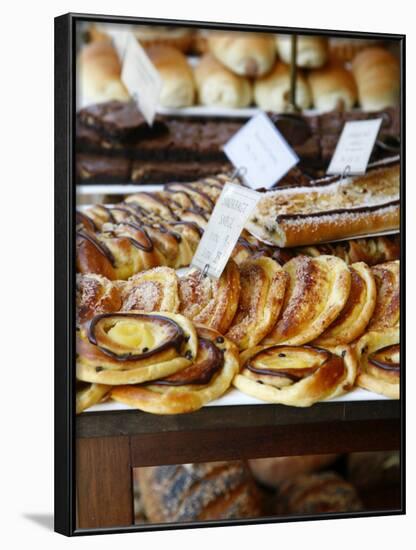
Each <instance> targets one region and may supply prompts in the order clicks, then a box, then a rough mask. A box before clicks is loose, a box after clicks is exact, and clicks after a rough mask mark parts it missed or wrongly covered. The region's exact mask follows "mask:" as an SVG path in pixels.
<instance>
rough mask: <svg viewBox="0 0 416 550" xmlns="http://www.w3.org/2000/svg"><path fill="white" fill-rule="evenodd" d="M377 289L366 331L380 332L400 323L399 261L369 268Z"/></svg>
mask: <svg viewBox="0 0 416 550" xmlns="http://www.w3.org/2000/svg"><path fill="white" fill-rule="evenodd" d="M371 270H372V272H373V275H374V279H375V282H376V287H377V301H376V307H375V310H374V313H373V316H372V318H371V320H370V323H369V325H368V330H381V329H385V328H390V327H395V326H398V325H399V323H400V261H399V260H396V261H394V262H386V263H384V264H379V265H375V266H373V267H372V268H371Z"/></svg>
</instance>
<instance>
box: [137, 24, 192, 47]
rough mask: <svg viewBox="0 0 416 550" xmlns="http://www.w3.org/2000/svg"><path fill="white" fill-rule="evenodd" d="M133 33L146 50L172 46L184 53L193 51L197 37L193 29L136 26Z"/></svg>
mask: <svg viewBox="0 0 416 550" xmlns="http://www.w3.org/2000/svg"><path fill="white" fill-rule="evenodd" d="M132 32H133V34H134V36H135V37H136V38H137V40H138V41H139V42H140V44H141V45H142V46H143V47H144V48H148V47H149V46H155V45H158V46H171V47H173V48H176V49H177V50H180V51H181V52H184V53H188V52H189V50H191V49H192V44H193V41H194V35H195V31H194V30H193V29H187V28H185V27H163V26H155V25H135V26H134V27H133V29H132Z"/></svg>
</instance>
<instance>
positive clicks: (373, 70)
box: [352, 48, 400, 111]
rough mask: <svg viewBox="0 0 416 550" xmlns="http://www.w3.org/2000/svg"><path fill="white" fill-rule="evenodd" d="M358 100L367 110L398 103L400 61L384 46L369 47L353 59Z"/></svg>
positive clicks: (375, 109)
mask: <svg viewBox="0 0 416 550" xmlns="http://www.w3.org/2000/svg"><path fill="white" fill-rule="evenodd" d="M352 72H353V73H354V76H355V80H356V82H357V87H358V100H359V103H360V105H361V107H362V108H363V109H365V110H366V111H377V110H380V109H384V108H386V107H391V106H394V105H397V104H398V102H399V96H400V64H399V61H398V60H397V59H396V58H395V57H394V55H392V54H391V53H390V52H388V51H387V50H384V49H383V48H368V49H366V50H363V51H362V52H360V53H359V54H358V55H357V56H356V57H355V58H354V60H353V63H352Z"/></svg>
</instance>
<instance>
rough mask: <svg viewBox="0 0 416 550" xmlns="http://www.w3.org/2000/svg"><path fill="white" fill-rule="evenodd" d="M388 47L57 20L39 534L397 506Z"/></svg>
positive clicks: (390, 41)
mask: <svg viewBox="0 0 416 550" xmlns="http://www.w3.org/2000/svg"><path fill="white" fill-rule="evenodd" d="M404 67H405V36H403V35H397V34H375V33H359V32H354V30H353V29H351V31H350V32H346V31H342V32H340V31H337V30H333V31H329V30H319V29H300V28H279V27H273V26H249V25H235V24H232V23H229V24H219V23H206V22H204V23H202V22H201V23H199V22H190V21H172V20H162V19H160V20H150V19H140V18H131V17H105V16H96V15H82V14H76V15H74V14H68V15H63V16H60V17H57V18H56V19H55V144H56V152H55V254H56V263H55V292H56V294H55V319H56V321H55V530H56V531H57V532H59V533H61V534H64V535H67V536H72V535H84V534H99V533H113V532H117V533H119V532H127V531H145V530H155V529H159V530H160V529H178V528H193V527H207V526H219V525H220V526H232V525H236V524H239V525H241V524H250V523H267V522H282V521H285V522H286V521H299V520H302V521H303V520H309V519H323V518H328V519H329V518H349V517H357V516H360V517H363V518H365V517H368V516H373V515H387V514H403V513H404V512H405V492H404V491H405V488H404V482H403V480H404V474H405V468H404V452H403V450H404V443H405V441H404V435H403V434H404V431H403V428H404V421H405V418H404V405H405V395H404V387H405V386H404V369H403V368H401V363H403V364H404V359H403V357H402V358H400V356H401V354H403V353H404V351H403V350H401V344H402V343H403V338H404V303H405V302H404V294H403V293H404V267H403V263H404V261H405V253H404V249H405V241H404V227H405V223H404V216H405V212H404V204H405V200H404V199H405V157H404V152H405V140H404V138H405V135H404V131H405V127H404V120H405V118H404V115H405V103H404V98H405V73H404ZM401 304H403V306H402V305H401ZM400 318H401V322H400ZM401 329H402V330H401Z"/></svg>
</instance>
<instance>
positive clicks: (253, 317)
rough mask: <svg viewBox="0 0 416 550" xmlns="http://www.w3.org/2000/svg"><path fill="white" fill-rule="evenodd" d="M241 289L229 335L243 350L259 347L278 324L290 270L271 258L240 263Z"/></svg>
mask: <svg viewBox="0 0 416 550" xmlns="http://www.w3.org/2000/svg"><path fill="white" fill-rule="evenodd" d="M239 269H240V285H241V292H240V298H239V302H238V308H237V312H236V314H235V316H234V319H233V321H232V324H231V327H230V329H229V330H228V332H227V334H226V336H227V338H229V339H230V340H232V341H233V342H234V343H235V344H237V346H238V347H239V348H240V349H247V348H250V347H253V346H256V345H257V344H258V343H259V342H260V341H261V340H262V339H263V338H264V337H265V336H266V334H268V333H269V332H270V330H271V329H272V328H273V327H274V325H275V324H276V321H277V318H278V316H279V313H280V310H281V307H282V304H283V299H284V295H285V290H286V282H287V279H288V275H287V273H286V272H285V271H284V270H283V269H282V268H281V267H280V266H279V264H278V263H277V262H275V261H274V260H272V259H270V258H257V259H252V260H245V261H244V262H242V263H241V264H240V265H239Z"/></svg>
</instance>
